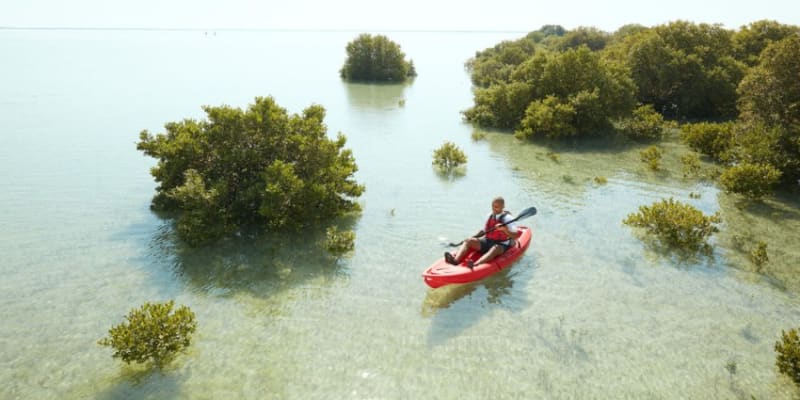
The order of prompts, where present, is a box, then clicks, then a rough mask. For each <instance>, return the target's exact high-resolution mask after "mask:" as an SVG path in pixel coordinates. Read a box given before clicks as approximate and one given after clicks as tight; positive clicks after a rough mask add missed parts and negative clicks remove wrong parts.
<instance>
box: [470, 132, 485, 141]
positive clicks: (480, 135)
mask: <svg viewBox="0 0 800 400" xmlns="http://www.w3.org/2000/svg"><path fill="white" fill-rule="evenodd" d="M470 137H471V138H472V140H474V141H476V142H477V141H479V140H483V139H486V132H484V131H481V130H477V129H475V130H473V131H472V134H471V135H470Z"/></svg>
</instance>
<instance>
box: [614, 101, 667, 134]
mask: <svg viewBox="0 0 800 400" xmlns="http://www.w3.org/2000/svg"><path fill="white" fill-rule="evenodd" d="M619 127H620V131H622V133H624V134H625V136H627V137H629V138H631V139H637V140H640V139H644V140H657V139H661V138H662V137H663V136H664V117H662V116H661V114H659V113H657V112H656V111H655V110H654V109H653V106H652V105H650V104H644V105H641V106H639V107H636V109H634V110H633V116H632V117H630V118H625V119H623V120H622V121H621V122H620V124H619Z"/></svg>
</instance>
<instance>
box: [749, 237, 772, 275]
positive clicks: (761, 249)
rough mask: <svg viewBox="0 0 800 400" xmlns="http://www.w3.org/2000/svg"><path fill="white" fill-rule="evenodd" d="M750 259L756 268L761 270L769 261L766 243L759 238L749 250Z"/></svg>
mask: <svg viewBox="0 0 800 400" xmlns="http://www.w3.org/2000/svg"><path fill="white" fill-rule="evenodd" d="M750 261H751V262H752V263H753V265H755V266H756V268H757V270H759V271H760V270H761V267H763V266H764V264H766V263H768V262H769V256H768V255H767V243H766V242H764V241H762V240H759V241H758V242H756V247H755V248H753V249H752V250H750Z"/></svg>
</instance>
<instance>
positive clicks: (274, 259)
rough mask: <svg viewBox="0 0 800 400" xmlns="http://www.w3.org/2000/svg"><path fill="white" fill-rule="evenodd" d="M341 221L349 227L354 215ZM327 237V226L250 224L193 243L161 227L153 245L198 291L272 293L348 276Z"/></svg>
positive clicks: (214, 294) (182, 278) (224, 293)
mask: <svg viewBox="0 0 800 400" xmlns="http://www.w3.org/2000/svg"><path fill="white" fill-rule="evenodd" d="M338 223H339V225H340V227H339V228H340V229H341V230H351V229H352V228H353V225H354V224H355V220H354V219H353V218H348V219H340V220H339V221H338ZM167 226H171V225H167ZM324 240H325V227H315V228H306V229H304V231H303V232H291V233H267V232H262V231H256V230H254V229H250V230H247V231H245V232H244V233H240V234H236V235H231V236H229V237H226V238H223V239H220V240H218V241H216V242H214V243H210V244H208V245H205V246H200V247H190V246H188V245H186V244H184V243H183V242H181V241H180V240H178V239H177V237H176V234H175V232H174V231H173V230H172V229H162V230H161V231H160V232H159V234H158V235H157V236H156V237H154V238H153V241H152V243H151V248H152V249H153V250H154V252H155V253H157V254H160V257H162V258H163V259H165V260H169V264H171V265H172V268H173V273H174V274H175V275H176V276H178V277H180V279H181V280H183V281H184V282H186V284H187V285H189V287H190V288H191V289H192V290H194V291H198V292H202V293H206V294H210V295H213V296H228V295H231V294H236V293H238V292H246V293H248V294H250V295H253V296H256V297H262V298H268V297H270V296H274V295H275V294H276V292H278V291H281V290H284V289H290V288H292V287H296V286H299V285H303V284H305V283H306V282H308V281H314V282H315V284H320V283H324V282H332V281H335V280H337V279H341V278H343V277H346V272H345V270H344V269H343V268H342V265H343V264H344V261H343V260H342V259H340V258H337V257H335V256H332V255H331V254H330V253H328V252H327V251H326V250H325V248H324Z"/></svg>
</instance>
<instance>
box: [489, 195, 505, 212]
mask: <svg viewBox="0 0 800 400" xmlns="http://www.w3.org/2000/svg"><path fill="white" fill-rule="evenodd" d="M505 207H506V201H505V200H503V198H502V197H500V196H498V197H495V198H494V200H492V212H493V213H495V214H500V213H501V212H503V209H504V208H505Z"/></svg>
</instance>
